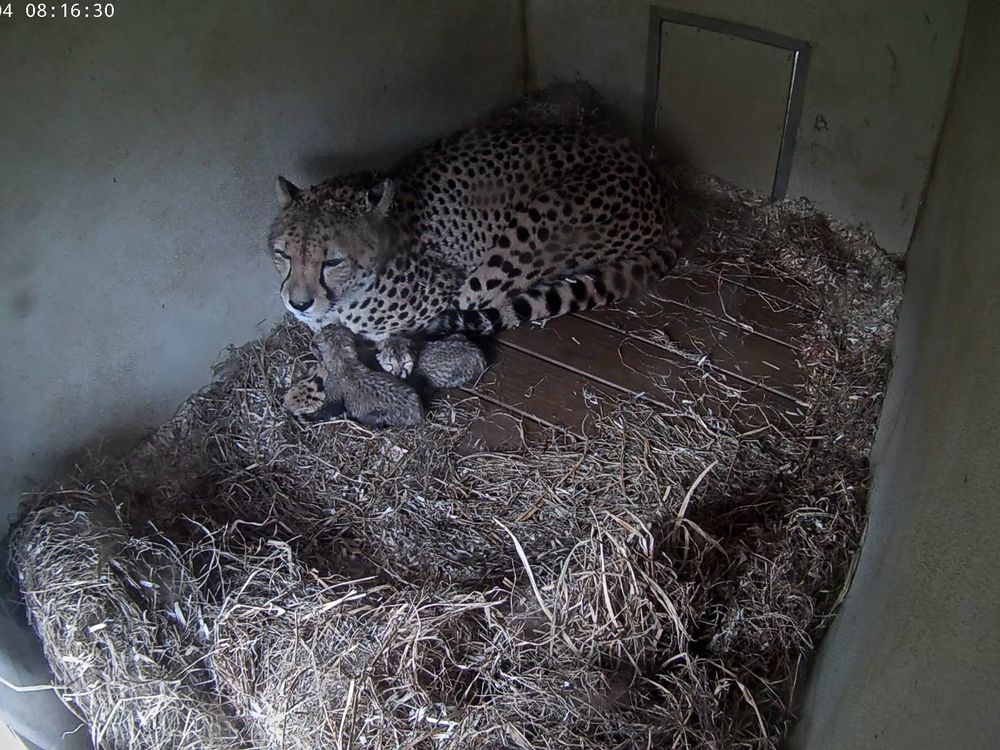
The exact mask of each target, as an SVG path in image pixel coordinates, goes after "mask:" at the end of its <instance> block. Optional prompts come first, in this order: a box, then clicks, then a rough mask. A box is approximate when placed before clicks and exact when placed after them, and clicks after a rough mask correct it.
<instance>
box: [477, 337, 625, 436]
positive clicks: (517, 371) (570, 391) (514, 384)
mask: <svg viewBox="0 0 1000 750" xmlns="http://www.w3.org/2000/svg"><path fill="white" fill-rule="evenodd" d="M498 355H499V360H498V362H497V363H496V364H494V365H493V367H491V368H490V370H489V371H487V372H486V374H485V375H483V377H482V378H481V379H480V380H479V382H478V383H477V384H476V385H475V386H472V387H470V388H469V391H470V392H471V393H474V394H476V395H477V396H480V397H481V398H483V399H485V400H487V401H489V402H491V403H493V404H497V405H502V406H503V407H505V408H506V409H507V410H509V411H511V412H514V413H515V414H520V415H523V416H525V417H528V418H529V419H534V420H537V421H539V422H541V423H543V424H546V425H552V426H555V427H561V428H563V429H565V430H568V431H569V432H571V433H572V434H574V435H576V436H578V437H583V436H585V435H592V434H593V432H594V429H593V419H594V414H593V412H592V407H593V406H596V405H599V404H600V403H602V402H604V403H608V402H610V400H611V399H614V398H617V397H619V396H620V395H621V394H620V392H619V391H616V390H615V389H614V388H610V387H608V386H607V385H605V384H602V383H599V382H596V381H594V380H592V379H591V378H588V377H587V376H586V375H583V374H580V373H578V372H575V371H573V370H570V369H567V368H565V367H563V366H561V365H559V364H557V363H553V362H548V361H545V360H542V359H539V358H538V357H535V356H532V355H531V354H528V353H525V352H523V351H520V350H518V349H514V348H512V347H507V346H501V347H499V351H498Z"/></svg>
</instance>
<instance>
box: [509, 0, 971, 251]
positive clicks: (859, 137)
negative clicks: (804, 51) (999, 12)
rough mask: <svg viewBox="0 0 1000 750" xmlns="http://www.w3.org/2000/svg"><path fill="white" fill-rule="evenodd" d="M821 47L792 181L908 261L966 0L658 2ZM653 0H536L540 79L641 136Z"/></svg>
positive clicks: (534, 49) (533, 31)
mask: <svg viewBox="0 0 1000 750" xmlns="http://www.w3.org/2000/svg"><path fill="white" fill-rule="evenodd" d="M653 4H655V5H658V6H661V7H664V8H670V9H673V10H680V11H685V12H689V13H696V14H699V15H703V16H711V17H715V18H720V19H723V20H727V21H731V22H734V23H740V24H744V25H747V26H755V27H758V28H761V29H765V30H768V31H772V32H775V33H779V34H784V35H786V36H791V37H795V38H799V39H804V40H806V41H808V42H810V43H811V44H812V45H813V52H812V63H811V65H810V72H809V80H808V82H807V87H806V100H805V105H804V111H803V115H802V127H801V128H800V130H799V133H798V148H797V150H796V155H795V161H794V163H793V167H792V174H791V181H790V184H789V192H788V194H789V195H790V196H800V195H805V196H807V197H809V198H811V199H812V200H813V201H815V202H816V203H817V204H818V205H819V207H820V208H821V209H823V210H824V211H826V212H828V213H830V214H832V215H834V216H838V217H843V218H847V219H851V220H853V221H858V222H867V223H870V224H871V226H872V228H873V229H874V231H875V233H876V236H877V237H878V239H879V241H880V242H881V243H882V245H883V246H884V247H885V248H886V249H887V250H889V251H890V252H893V253H896V254H902V253H903V252H905V250H906V246H907V243H908V242H909V239H910V234H911V230H912V227H913V221H914V218H915V216H916V212H917V207H918V205H919V201H920V196H921V193H922V191H923V189H924V185H925V182H926V176H927V171H928V168H929V166H930V163H931V157H932V153H933V149H934V145H935V143H936V141H937V138H938V131H939V129H940V125H941V120H942V117H943V114H944V108H945V102H946V100H947V96H948V89H949V83H950V79H951V76H952V71H953V67H954V61H955V59H956V55H957V50H958V42H959V37H960V35H961V31H962V21H963V18H964V16H965V6H966V2H965V0H882V1H881V2H877V3H876V2H870V0H838V1H837V2H819V1H817V0H768V2H745V1H744V0H654V2H653ZM649 6H650V0H528V6H527V7H528V29H529V34H528V38H529V40H530V55H529V59H530V61H531V73H532V76H533V78H534V79H535V80H536V81H537V82H538V83H542V84H544V83H546V82H548V81H550V80H553V79H573V78H575V77H576V76H580V77H582V78H584V79H586V80H589V81H591V82H592V83H594V84H596V85H597V87H598V88H599V89H600V90H601V92H602V93H604V94H605V95H606V96H607V97H608V98H609V99H610V100H611V101H612V102H613V103H614V104H615V105H616V106H617V108H618V109H619V110H620V112H621V114H622V115H623V116H624V118H625V120H626V122H627V124H628V125H629V126H630V127H631V129H632V132H633V134H634V135H635V136H636V137H638V135H639V134H640V131H641V128H640V125H641V122H642V112H643V106H644V94H645V92H644V87H645V70H646V51H647V39H648V29H649V20H648V19H649Z"/></svg>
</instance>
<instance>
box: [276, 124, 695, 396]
mask: <svg viewBox="0 0 1000 750" xmlns="http://www.w3.org/2000/svg"><path fill="white" fill-rule="evenodd" d="M277 193H278V202H279V206H280V209H281V210H280V213H279V215H278V217H277V218H276V219H275V221H274V224H273V226H272V228H271V232H270V238H269V241H270V247H271V250H272V252H273V257H274V263H275V266H276V267H277V270H278V272H279V273H280V275H281V279H282V281H281V296H282V298H283V300H284V302H285V304H286V305H287V307H288V309H289V310H291V312H292V314H293V315H294V316H295V317H296V318H298V319H299V320H301V321H302V322H303V323H305V324H306V325H308V326H309V327H311V328H312V329H314V330H317V331H318V330H320V329H321V328H323V327H325V326H329V325H340V326H343V327H346V328H347V329H349V330H350V331H352V332H353V333H354V334H356V335H359V336H360V337H362V338H365V339H367V340H370V341H372V342H375V344H376V348H377V351H378V359H379V363H380V364H381V365H382V366H383V367H384V368H385V369H386V370H388V371H389V372H392V373H393V374H396V375H400V376H403V377H406V376H407V375H408V374H409V371H410V369H411V368H412V367H413V364H414V361H415V359H414V356H413V354H412V351H413V350H412V348H411V345H410V342H411V340H413V339H419V338H425V337H428V336H443V335H447V334H452V333H458V332H474V333H476V334H492V333H495V332H498V331H500V330H503V329H506V328H511V327H514V326H517V325H519V324H521V323H525V322H529V321H537V320H542V319H545V318H549V317H553V316H557V315H563V314H566V313H570V312H575V311H580V310H586V309H590V308H594V307H598V306H602V305H606V304H608V303H610V302H612V301H615V300H619V299H622V298H624V297H626V296H628V295H629V294H631V293H633V292H634V291H636V290H637V289H638V288H640V287H641V286H642V285H643V284H645V283H646V282H648V281H650V280H652V279H654V278H656V277H658V276H660V275H662V274H663V273H665V272H666V271H667V270H668V269H669V268H670V267H671V266H672V265H673V263H674V262H675V261H676V257H677V256H676V244H677V242H676V232H675V230H673V229H672V225H671V222H670V219H669V217H668V212H667V201H666V197H665V195H664V191H663V188H662V186H661V184H660V183H659V182H658V180H657V179H656V177H655V175H654V174H653V172H652V170H651V169H650V168H649V166H648V165H647V164H646V162H645V161H644V160H643V159H642V158H641V157H640V156H639V154H638V153H637V152H636V151H635V150H634V149H633V148H632V147H631V145H630V144H629V142H628V141H627V140H625V139H621V138H615V137H612V136H610V135H607V134H605V133H602V132H599V131H597V130H594V129H588V128H573V127H560V126H544V125H537V124H530V125H524V126H509V127H486V128H479V129H472V130H467V131H464V132H461V133H459V134H457V135H455V136H453V137H450V138H447V139H445V140H443V141H441V142H439V143H437V144H436V145H434V146H431V147H429V148H426V149H424V150H422V151H419V152H418V153H416V154H415V155H414V156H412V157H411V158H410V159H408V160H407V161H405V162H404V163H403V164H402V165H401V166H400V167H399V168H398V169H396V170H395V171H394V172H393V173H392V174H390V175H389V176H378V175H375V174H372V173H361V174H354V175H349V176H346V177H339V178H335V179H332V180H328V181H326V182H324V183H321V184H319V185H316V186H314V187H311V188H308V189H300V188H298V187H296V186H295V185H293V184H292V183H291V182H289V181H288V180H286V179H284V178H282V177H279V178H278V183H277Z"/></svg>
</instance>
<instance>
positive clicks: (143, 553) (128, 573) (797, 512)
mask: <svg viewBox="0 0 1000 750" xmlns="http://www.w3.org/2000/svg"><path fill="white" fill-rule="evenodd" d="M670 174H671V175H672V176H671V177H670V180H671V182H672V183H673V189H674V194H675V196H676V201H677V205H678V218H679V220H680V222H681V224H682V226H683V227H684V231H685V236H686V238H687V240H688V243H689V245H690V246H691V250H690V252H689V255H688V257H687V259H686V261H685V263H684V264H683V265H682V268H681V269H680V270H679V273H681V274H686V273H695V272H698V273H705V272H710V273H715V272H719V273H727V274H732V273H737V272H738V273H742V274H747V275H750V276H753V275H761V276H776V275H777V276H780V277H782V278H786V279H789V280H791V281H792V282H793V284H795V285H796V288H797V289H799V290H800V294H799V297H798V299H797V300H796V304H797V309H798V310H799V312H800V314H801V315H802V316H804V317H805V319H806V320H807V323H806V324H804V325H802V326H800V328H799V330H798V331H797V332H796V334H795V336H796V341H795V343H796V345H797V347H798V349H799V351H800V352H801V356H802V358H803V364H804V365H805V367H804V371H805V372H806V373H807V376H808V382H807V383H806V396H805V400H806V401H807V402H808V404H809V406H808V407H807V408H803V410H802V411H803V416H802V418H801V419H800V420H799V421H795V422H790V421H789V420H787V419H785V418H783V416H782V415H781V414H773V415H770V418H769V419H768V422H767V423H765V424H764V425H763V426H762V427H759V428H756V429H752V430H748V429H747V428H746V426H745V425H743V424H741V423H740V420H739V419H737V418H736V417H735V416H734V414H735V411H734V410H732V409H730V408H718V409H715V410H714V411H712V410H707V409H706V408H704V407H703V406H702V405H699V404H692V405H691V406H690V408H689V409H687V410H686V411H681V412H674V413H669V414H668V413H664V411H663V409H662V408H661V407H658V406H656V405H653V404H651V403H649V402H646V401H643V400H642V399H631V400H625V401H623V402H622V403H613V402H602V403H600V404H598V405H596V406H595V417H594V418H595V421H596V426H597V429H596V430H595V433H594V435H593V436H592V437H590V438H588V439H587V440H580V439H578V438H575V437H573V436H571V435H567V434H564V433H560V432H559V431H557V430H545V429H533V430H526V431H525V434H524V437H523V441H522V442H521V444H520V445H518V446H514V447H511V448H510V449H505V450H495V451H486V450H482V449H479V448H477V445H478V443H477V440H476V434H477V433H476V432H475V430H476V428H477V425H479V424H480V423H481V422H480V420H479V411H480V409H481V408H483V407H482V406H481V405H480V403H479V402H478V401H475V400H474V399H464V400H463V399H462V398H460V397H458V396H453V397H451V398H449V399H444V400H441V401H440V402H439V403H437V405H436V406H435V407H434V408H433V409H432V410H431V412H430V414H429V417H428V419H427V420H426V421H425V422H424V423H423V424H420V425H418V426H416V427H409V428H402V429H391V430H381V431H370V430H366V429H364V428H361V427H359V426H357V425H354V424H351V423H349V422H332V423H327V424H321V425H317V426H309V427H304V426H301V425H299V424H296V423H294V422H293V421H291V420H289V419H288V418H287V417H286V415H285V414H284V413H283V412H282V409H281V396H282V393H283V391H284V390H285V389H286V388H287V387H288V386H289V384H290V383H291V382H293V380H294V379H295V378H296V377H298V376H300V375H301V374H302V372H303V371H304V369H305V368H306V366H307V364H308V359H309V352H308V345H307V340H306V338H305V334H304V333H303V332H302V331H300V330H298V329H297V328H295V327H294V326H292V325H281V326H279V327H278V328H277V329H276V330H275V331H274V332H273V333H272V334H271V335H270V336H269V337H268V338H267V339H266V340H264V341H261V342H256V343H251V344H248V345H246V346H243V347H240V348H236V349H233V350H232V351H231V352H230V353H229V357H228V359H227V360H226V361H225V363H224V364H223V365H221V366H220V368H219V370H218V372H217V376H216V379H215V381H214V382H213V383H212V384H211V386H209V387H208V388H206V389H205V390H204V391H202V392H200V393H198V394H196V395H194V396H192V397H191V399H189V400H188V402H187V403H185V405H184V406H183V407H182V408H181V409H180V410H179V412H178V413H177V415H176V417H175V418H174V419H173V420H171V421H170V422H168V423H167V424H166V425H164V426H163V427H162V428H160V429H159V430H157V431H156V432H154V433H153V434H151V435H150V436H149V437H148V438H147V439H146V440H145V441H143V443H142V444H141V445H140V446H139V447H137V448H136V449H135V450H134V451H133V452H132V453H131V454H130V455H129V456H127V457H126V458H124V459H122V460H117V459H110V458H105V459H101V460H96V459H95V461H94V462H93V463H92V464H90V465H88V466H86V467H81V468H80V469H79V471H78V472H77V474H76V476H74V477H72V478H69V479H67V480H65V481H64V482H63V483H61V484H60V485H59V487H58V488H56V489H55V490H53V491H48V492H45V493H41V494H39V495H38V496H36V497H33V498H31V499H30V500H29V501H28V502H27V503H26V504H25V506H24V508H23V511H22V516H21V519H20V522H19V523H18V524H17V526H16V529H15V532H14V536H13V538H12V540H11V542H12V550H13V564H14V569H15V572H16V575H17V577H18V580H19V582H20V586H21V590H22V592H23V595H24V598H25V602H26V606H27V610H28V612H29V615H30V618H31V620H32V622H33V624H34V626H35V628H36V629H37V631H38V633H39V635H40V637H41V640H42V643H43V645H44V647H45V650H46V653H47V656H48V658H49V661H50V663H51V665H52V667H53V671H54V673H55V677H56V683H57V689H58V690H59V692H60V694H61V695H62V696H63V697H64V699H65V700H66V701H67V703H68V704H69V705H70V706H71V707H73V708H74V709H75V710H76V711H78V712H79V714H80V716H81V717H82V718H83V719H84V720H86V722H87V723H88V725H89V728H90V732H91V734H92V737H93V738H94V740H95V743H96V744H98V745H99V746H101V747H108V748H154V747H171V748H209V749H210V748H462V749H463V750H468V749H472V748H594V749H596V748H653V747H656V748H668V747H674V748H773V747H776V746H777V743H778V742H779V741H780V739H781V737H782V736H783V733H784V732H785V730H786V729H787V726H788V724H789V722H790V720H791V719H792V712H791V701H792V697H793V694H794V689H795V686H796V683H797V682H798V681H799V680H800V679H801V677H802V675H803V670H804V668H805V665H806V664H807V662H808V660H809V657H810V655H811V654H812V653H813V650H814V648H815V645H816V640H817V638H818V636H819V635H820V634H821V633H822V632H823V630H824V628H825V627H826V625H827V623H828V620H829V617H830V615H831V613H832V612H833V611H834V609H835V607H836V605H837V603H838V601H839V598H840V596H841V592H842V590H843V589H844V587H845V585H846V584H847V583H848V580H849V574H850V570H851V565H852V560H853V557H854V555H855V552H856V550H857V548H858V545H859V543H860V537H861V531H862V526H863V522H864V500H865V496H866V492H867V488H868V463H867V459H868V455H869V451H870V448H871V444H872V440H873V436H874V429H875V423H876V419H877V415H878V413H879V408H880V403H881V398H882V393H883V390H884V387H885V382H886V377H887V373H888V370H889V366H890V351H891V336H892V331H893V328H894V323H895V310H896V305H897V303H898V300H899V296H900V293H901V275H900V272H899V270H898V268H897V267H896V266H895V265H894V264H893V263H892V262H891V261H890V260H888V259H887V258H886V257H885V256H884V255H883V254H882V253H881V252H880V251H879V250H878V248H877V247H876V246H875V244H874V242H873V241H872V239H871V237H870V236H868V235H867V234H866V233H865V232H863V231H860V230H858V229H856V228H852V227H847V226H841V225H837V224H833V223H831V222H829V221H827V220H826V219H825V218H824V217H822V216H821V215H819V214H817V213H816V212H815V211H814V210H813V209H812V208H811V207H810V206H808V205H807V204H804V203H796V202H782V203H778V204H773V203H770V202H768V201H765V200H763V199H761V198H758V197H756V196H753V195H751V194H747V193H743V192H739V191H734V190H731V189H727V188H725V187H724V186H721V185H719V184H717V183H713V182H711V181H708V180H705V179H700V178H695V177H692V176H690V175H689V176H686V177H683V178H681V177H678V176H677V175H678V174H680V173H679V172H677V171H672V172H671V173H670ZM689 354H692V355H693V356H691V364H690V367H691V368H692V370H693V371H694V372H697V373H698V374H699V376H701V377H717V376H716V375H714V374H713V373H712V372H711V370H710V369H706V368H705V367H704V364H703V363H701V364H700V357H699V356H697V355H696V354H695V353H689ZM728 387H729V392H730V393H731V403H729V404H728V406H729V407H733V406H735V405H736V404H738V403H739V401H740V394H739V392H738V390H737V389H736V388H735V387H733V386H732V385H731V384H729V385H728Z"/></svg>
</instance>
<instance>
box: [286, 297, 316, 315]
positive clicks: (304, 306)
mask: <svg viewBox="0 0 1000 750" xmlns="http://www.w3.org/2000/svg"><path fill="white" fill-rule="evenodd" d="M313 302H315V300H311V299H307V300H306V301H305V302H296V301H295V300H293V299H290V300H288V304H289V305H291V306H292V307H294V308H295V309H296V310H298V311H299V312H305V311H306V310H308V309H309V308H310V307H312V304H313Z"/></svg>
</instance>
